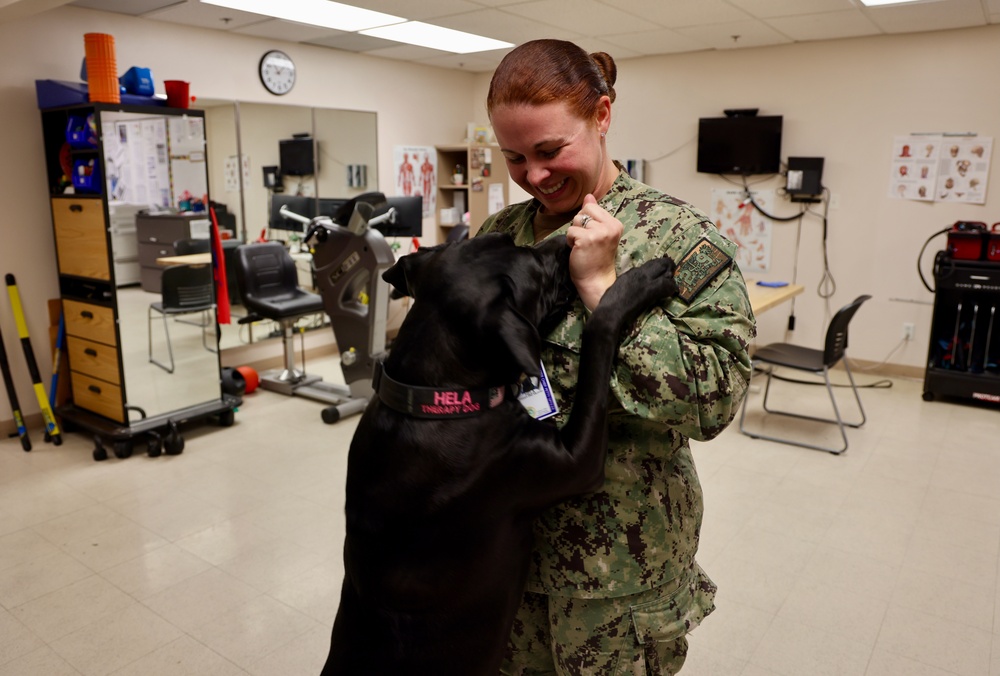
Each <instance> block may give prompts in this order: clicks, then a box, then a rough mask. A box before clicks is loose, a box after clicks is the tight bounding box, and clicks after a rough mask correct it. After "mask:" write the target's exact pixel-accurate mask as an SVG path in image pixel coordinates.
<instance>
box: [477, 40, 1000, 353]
mask: <svg viewBox="0 0 1000 676" xmlns="http://www.w3.org/2000/svg"><path fill="white" fill-rule="evenodd" d="M996 63H1000V26H989V27H986V28H976V29H966V30H955V31H945V32H937V33H923V34H913V35H898V36H890V37H871V38H860V39H852V40H836V41H828V42H813V43H803V44H793V45H787V46H780V47H768V48H757V49H741V50H731V51H708V52H697V53H691V54H678V55H668V56H658V57H648V58H642V59H631V60H623V61H619V62H618V81H617V85H616V87H615V89H616V91H617V94H618V98H617V102H616V103H615V105H614V108H613V116H614V117H613V121H612V127H611V131H610V133H609V134H608V146H609V150H610V152H611V154H612V156H613V157H615V158H617V159H624V158H645V159H647V160H655V161H653V162H652V163H651V164H650V165H649V167H648V168H647V175H646V182H647V183H650V184H651V185H653V186H655V187H657V188H660V189H661V190H664V191H665V192H668V193H670V194H672V195H674V196H675V197H678V198H680V199H683V200H686V201H688V202H691V203H692V204H695V205H697V206H699V207H700V208H702V209H703V210H705V211H706V212H709V211H710V204H709V201H710V195H711V191H712V189H713V188H729V187H734V186H733V185H732V184H731V183H728V182H726V181H725V180H723V179H720V178H719V177H717V176H713V175H705V174H698V173H696V172H695V155H696V149H697V142H696V138H697V130H698V127H697V122H698V118H699V117H714V116H721V115H722V114H723V113H722V111H723V110H724V109H726V108H759V109H760V111H761V114H774V115H782V116H784V138H783V141H782V157H783V159H787V157H788V156H790V155H791V156H819V157H824V158H826V165H825V167H824V173H823V183H824V185H826V186H828V187H829V189H830V190H831V191H832V192H833V193H836V194H837V195H838V196H839V199H840V207H839V208H838V209H834V210H831V211H830V212H829V235H828V245H829V260H830V268H831V273H832V276H833V278H834V280H835V281H836V294H835V295H834V297H833V299H832V300H831V301H830V303H829V305H830V308H831V309H832V311H836V310H837V309H838V308H840V307H842V306H843V305H846V304H847V303H848V302H850V301H851V300H853V299H854V298H855V297H856V296H858V295H859V294H862V293H869V294H871V295H872V296H873V297H874V298H873V299H872V300H871V301H869V302H868V304H866V305H865V306H864V308H863V309H862V310H861V311H860V312H859V313H858V315H857V316H856V318H855V319H854V322H853V324H852V327H851V344H850V350H849V352H850V354H851V356H852V357H854V358H857V359H863V360H867V361H873V362H881V361H882V360H883V359H885V358H886V356H887V355H888V354H889V353H890V351H891V350H892V349H893V348H894V347H896V346H897V344H898V343H899V340H900V337H901V330H902V324H903V322H915V323H916V326H917V330H916V340H914V341H911V342H909V343H906V344H905V345H904V346H903V347H902V348H901V349H900V350H898V351H896V352H895V353H894V354H893V355H892V356H891V358H890V363H892V364H897V365H904V366H909V367H912V369H916V368H921V369H922V367H923V365H924V363H925V360H926V356H927V347H928V334H929V331H930V321H931V307H930V305H929V303H930V302H931V301H932V299H933V296H932V294H931V293H929V292H928V291H927V290H926V289H925V288H924V287H923V285H922V283H921V282H920V278H919V276H918V274H917V263H916V261H917V255H918V253H919V251H920V247H921V246H922V245H923V243H924V242H925V240H927V238H928V237H929V236H930V235H931V234H933V233H934V232H936V231H938V230H941V229H942V228H945V227H947V226H949V225H950V224H952V223H954V222H955V221H957V220H975V221H985V222H987V223H988V224H992V223H994V222H998V221H1000V168H998V167H1000V165H998V162H997V159H996V157H995V156H996V154H997V153H998V152H1000V148H997V150H996V151H995V152H994V158H993V162H992V167H991V168H992V175H991V177H990V178H991V181H990V183H991V185H990V187H989V190H988V192H987V199H988V201H987V203H986V204H985V205H956V204H945V203H926V202H914V201H904V200H897V199H890V198H889V196H888V195H889V177H890V168H891V166H890V165H891V155H892V145H891V144H892V139H893V136H894V135H897V134H909V133H911V132H966V131H973V132H978V133H979V135H981V136H989V137H993V138H994V139H996V140H997V142H998V143H1000V115H998V111H1000V80H998V79H997V77H996V76H995V73H994V71H995V67H994V65H993V64H996ZM488 85H489V76H488V75H481V76H478V77H477V81H476V92H475V97H476V99H477V101H482V100H485V97H486V92H487V88H488ZM657 158H658V159H657ZM760 178H761V177H752V178H751V180H752V181H758V180H759V179H760ZM783 185H784V183H783V181H781V180H779V179H773V180H770V181H767V182H764V183H760V184H757V185H756V186H755V187H758V188H762V189H766V188H778V187H783ZM519 194H522V195H523V193H520V191H519ZM797 210H798V209H797V206H795V205H792V204H791V203H789V202H787V201H784V202H783V203H782V204H781V209H780V211H779V209H775V211H776V212H778V213H777V214H776V215H790V214H793V213H796V212H797ZM821 230H822V228H821V221H820V220H818V219H815V218H808V217H807V218H806V219H805V220H804V221H803V227H802V241H801V247H800V249H801V250H800V253H799V256H798V281H799V283H801V284H804V285H805V287H806V291H805V293H804V294H803V295H801V296H799V297H798V299H797V300H796V302H795V315H796V330H795V332H794V333H793V334H787V336H786V333H785V330H784V329H785V326H786V322H787V317H788V312H789V309H790V307H791V306H790V305H787V304H786V305H784V306H780V307H779V308H776V309H774V310H771V311H769V312H767V313H766V314H764V315H762V316H761V317H758V344H763V343H766V342H773V341H776V340H786V339H787V340H790V341H791V342H796V343H801V344H806V345H811V346H816V347H818V346H820V345H821V344H822V342H821V341H822V334H823V332H824V331H825V327H826V324H827V317H828V315H827V314H826V307H825V305H826V303H825V301H824V300H823V299H822V298H820V297H819V296H818V294H817V286H818V285H819V283H820V281H821V276H822V274H823V273H822V254H821V246H820V244H821ZM795 238H796V227H795V225H794V224H792V225H775V233H774V253H773V263H772V267H771V271H770V272H769V273H767V274H766V275H765V274H761V273H755V274H754V276H755V277H757V278H760V279H774V280H791V279H792V275H793V269H794V262H795ZM944 245H945V238H944V236H941V237H938V238H936V239H935V240H934V241H933V242H932V243H931V245H929V246H928V249H927V253H926V254H925V257H924V258H925V261H924V274H925V276H927V277H928V281H929V282H930V283H931V285H932V286H933V280H932V279H931V278H930V263H931V260H932V256H933V252H934V251H937V250H939V249H942V248H944ZM894 299H905V300H908V301H913V300H915V301H918V303H912V302H902V300H894ZM912 369H911V370H912Z"/></svg>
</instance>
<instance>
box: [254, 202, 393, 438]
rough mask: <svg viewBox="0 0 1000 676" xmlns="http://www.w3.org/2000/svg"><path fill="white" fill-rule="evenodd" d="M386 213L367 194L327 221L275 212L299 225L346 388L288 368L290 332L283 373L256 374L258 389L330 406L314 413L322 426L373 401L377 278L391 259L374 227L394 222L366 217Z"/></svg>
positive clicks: (379, 306) (382, 296)
mask: <svg viewBox="0 0 1000 676" xmlns="http://www.w3.org/2000/svg"><path fill="white" fill-rule="evenodd" d="M385 206H386V199H385V195H383V194H382V193H377V192H372V193H365V194H363V195H359V196H358V197H355V198H354V199H352V200H350V201H348V202H346V203H345V204H344V205H343V206H341V207H340V208H339V209H338V210H337V212H336V213H335V214H334V215H333V216H332V217H330V216H317V217H315V218H308V217H306V216H302V215H300V214H296V213H294V212H292V211H290V210H289V209H288V207H287V205H286V206H283V207H282V208H281V210H280V212H279V213H280V214H281V216H283V217H284V218H287V219H290V220H294V221H298V222H299V223H302V224H303V225H304V226H306V227H305V234H304V237H303V242H304V243H305V244H306V245H307V246H309V247H310V248H311V251H312V258H313V260H312V267H313V272H314V274H315V279H316V286H317V289H318V291H319V295H320V297H321V298H322V307H323V310H324V311H325V312H326V314H327V316H328V317H329V318H330V324H331V326H332V328H333V334H334V337H335V338H336V341H337V349H338V350H339V352H340V366H341V370H342V371H343V374H344V382H345V383H346V387H345V386H343V385H337V384H332V383H326V382H323V380H322V378H321V377H319V376H306V374H305V373H303V372H302V371H298V370H297V369H295V366H294V357H293V356H292V355H291V351H290V350H289V349H288V345H289V342H290V339H291V330H292V329H291V327H290V326H287V327H286V329H285V332H286V350H285V361H286V363H285V368H284V369H283V370H281V372H280V373H278V374H262V375H261V386H262V387H265V388H267V389H273V390H278V391H282V392H284V393H285V394H294V395H298V396H304V397H307V398H311V399H315V400H318V401H321V402H323V403H327V404H329V405H328V406H327V407H325V408H324V409H323V410H322V413H321V417H322V419H323V422H325V423H327V424H332V423H335V422H337V421H338V420H341V419H342V418H344V417H346V416H349V415H354V414H356V413H360V412H361V411H363V410H364V408H365V406H367V404H368V401H369V399H370V398H371V396H372V394H373V390H372V373H373V369H374V365H375V361H376V359H378V358H379V357H380V356H382V355H383V354H384V353H385V349H386V344H385V343H386V340H385V335H386V325H387V321H388V314H389V291H390V288H389V285H388V284H387V283H386V282H385V281H384V280H383V279H382V273H383V272H384V271H385V270H386V269H388V268H389V267H391V266H392V265H393V264H394V263H395V262H396V259H395V256H394V255H393V252H392V248H391V247H390V246H389V244H388V242H386V241H385V238H384V237H383V236H382V233H380V232H379V231H378V230H375V229H374V226H377V225H380V224H382V223H393V222H395V219H396V211H395V209H394V208H393V207H389V209H388V210H387V211H385V213H382V214H380V215H378V216H373V214H375V213H376V212H377V211H380V210H382V209H384V208H385ZM265 376H267V377H265Z"/></svg>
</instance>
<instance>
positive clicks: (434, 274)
mask: <svg viewBox="0 0 1000 676" xmlns="http://www.w3.org/2000/svg"><path fill="white" fill-rule="evenodd" d="M673 270H674V263H673V261H671V260H670V259H669V258H661V259H658V260H653V261H650V262H647V263H645V264H644V265H642V266H640V267H637V268H635V269H633V270H629V271H628V272H626V273H624V274H623V275H621V276H620V277H619V278H618V280H617V281H616V282H615V283H614V285H613V286H612V287H611V288H610V289H608V291H607V292H606V293H605V294H604V297H603V299H602V300H601V302H600V304H599V306H598V307H597V309H596V310H595V311H594V313H593V314H592V315H591V317H590V318H589V319H588V320H587V324H586V328H585V330H584V334H583V347H582V352H581V358H580V372H579V376H578V386H577V396H576V403H575V405H574V406H573V410H572V412H571V413H570V415H569V418H568V421H567V422H566V424H565V425H564V426H563V427H562V429H559V428H558V427H556V425H554V424H552V423H551V422H546V421H540V420H536V419H534V418H533V417H532V416H531V415H529V413H528V412H527V411H526V409H525V407H524V406H523V405H522V404H521V403H519V402H518V401H517V399H516V394H515V393H514V391H516V390H517V386H518V383H519V381H520V380H521V378H522V376H523V375H524V374H527V375H528V376H535V377H537V376H538V375H539V364H540V361H539V355H540V350H541V336H544V335H546V334H547V333H548V332H549V331H550V330H551V329H552V328H554V327H555V325H556V324H557V323H558V322H559V321H560V320H561V318H562V317H563V316H564V315H565V312H566V310H567V308H568V306H569V304H570V303H571V302H572V300H573V299H574V298H575V297H576V291H575V289H574V288H573V286H572V283H571V282H570V278H569V247H568V246H567V245H566V240H565V237H558V238H551V239H549V240H546V241H545V242H543V243H542V244H539V245H538V246H536V247H518V246H515V244H514V242H513V240H512V239H511V238H510V237H509V236H507V235H501V234H488V235H483V236H481V237H476V238H474V239H471V240H468V241H465V242H460V243H450V244H443V245H439V246H435V247H429V248H421V249H420V250H419V251H418V252H416V253H414V254H411V255H408V256H405V257H403V258H401V259H400V260H399V261H398V262H397V263H396V264H395V265H394V266H393V267H391V268H390V269H388V270H387V271H386V272H385V273H384V274H383V278H384V279H385V280H386V281H387V282H389V283H390V284H391V285H393V286H394V287H396V288H397V289H399V290H400V291H402V292H404V293H406V294H408V295H410V296H412V297H413V298H414V303H413V306H412V307H411V308H410V310H409V312H408V313H407V315H406V319H405V320H404V321H403V323H402V325H401V326H400V329H399V334H398V336H397V338H396V339H395V342H394V344H393V346H392V350H391V352H390V354H389V355H388V357H387V358H386V360H385V362H384V365H381V366H379V367H376V378H375V388H376V394H377V396H376V397H374V398H373V399H372V401H371V403H370V404H369V406H368V407H367V409H366V410H365V412H364V413H363V415H362V418H361V419H360V421H359V422H358V427H357V431H356V432H355V435H354V439H353V440H352V442H351V448H350V452H349V455H348V466H347V499H346V514H347V536H346V540H345V544H344V565H345V578H344V584H343V590H342V593H341V600H340V607H339V609H338V611H337V617H336V620H335V621H334V625H333V635H332V640H331V646H330V654H329V657H328V658H327V662H326V666H325V667H324V669H323V676H356V675H361V674H364V675H369V674H379V675H382V674H385V675H387V676H388V675H392V676H395V675H404V674H405V675H406V676H416V675H420V674H428V675H433V676H448V675H454V676H476V675H478V674H490V675H491V676H495V674H497V673H498V669H499V665H500V661H501V657H502V654H503V650H504V647H505V645H506V642H507V637H508V635H509V633H510V629H511V625H512V623H513V619H514V614H515V611H516V609H517V607H518V604H519V603H520V600H521V596H522V594H523V591H524V586H525V582H526V576H527V571H528V564H529V554H530V551H531V548H532V519H533V517H534V516H536V515H537V514H538V512H539V511H540V510H542V509H543V508H545V507H547V506H550V505H552V504H554V503H556V502H558V501H559V500H562V499H565V498H567V497H570V496H572V495H576V494H580V493H584V492H587V491H592V490H596V489H597V488H599V487H600V486H601V484H602V482H603V480H604V460H605V448H606V442H607V439H606V437H607V424H606V417H607V411H608V398H609V390H610V388H609V385H608V383H609V382H610V378H611V368H612V362H613V360H614V357H615V354H616V351H617V345H618V340H619V334H620V333H621V331H622V329H623V328H625V327H626V326H627V325H629V324H630V323H631V322H633V321H634V320H635V318H636V317H637V316H638V315H639V313H640V312H642V311H643V310H645V309H647V308H648V307H649V306H651V305H652V304H653V303H655V302H656V301H658V300H660V299H663V298H666V297H669V296H671V295H673V294H674V293H676V290H677V287H676V284H675V282H674V279H673Z"/></svg>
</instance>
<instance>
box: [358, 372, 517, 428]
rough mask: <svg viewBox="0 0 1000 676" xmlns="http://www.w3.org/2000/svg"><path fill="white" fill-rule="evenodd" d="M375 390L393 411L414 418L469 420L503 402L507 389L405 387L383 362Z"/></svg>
mask: <svg viewBox="0 0 1000 676" xmlns="http://www.w3.org/2000/svg"><path fill="white" fill-rule="evenodd" d="M372 389H373V390H375V394H376V395H378V398H379V399H380V400H381V401H382V403H383V404H385V405H386V406H388V407H389V408H392V409H395V410H397V411H399V412H400V413H406V414H407V415H410V416H413V417H414V418H467V417H469V416H473V415H477V414H479V413H485V412H486V411H488V410H490V409H491V408H496V407H497V406H499V405H500V404H502V403H503V401H504V399H505V397H506V392H507V388H506V387H487V388H482V389H477V390H466V389H440V388H437V387H417V386H414V385H404V384H403V383H401V382H399V381H396V380H393V379H392V378H391V377H389V375H388V374H387V373H386V372H385V370H384V368H383V366H382V362H381V361H376V362H375V372H374V374H373V377H372Z"/></svg>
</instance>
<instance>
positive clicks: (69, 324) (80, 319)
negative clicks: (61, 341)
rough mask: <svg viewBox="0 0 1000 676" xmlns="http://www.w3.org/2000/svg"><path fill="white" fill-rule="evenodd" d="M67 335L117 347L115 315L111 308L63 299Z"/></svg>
mask: <svg viewBox="0 0 1000 676" xmlns="http://www.w3.org/2000/svg"><path fill="white" fill-rule="evenodd" d="M63 316H64V317H65V318H66V335H68V336H79V337H80V338H86V339H87V340H92V341H94V342H97V343H104V344H105V345H112V346H116V345H117V344H118V340H117V339H116V337H115V336H116V331H115V313H114V310H112V309H111V308H109V307H103V306H101V305H94V304H93V303H84V302H81V301H78V300H71V299H69V298H64V299H63Z"/></svg>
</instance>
